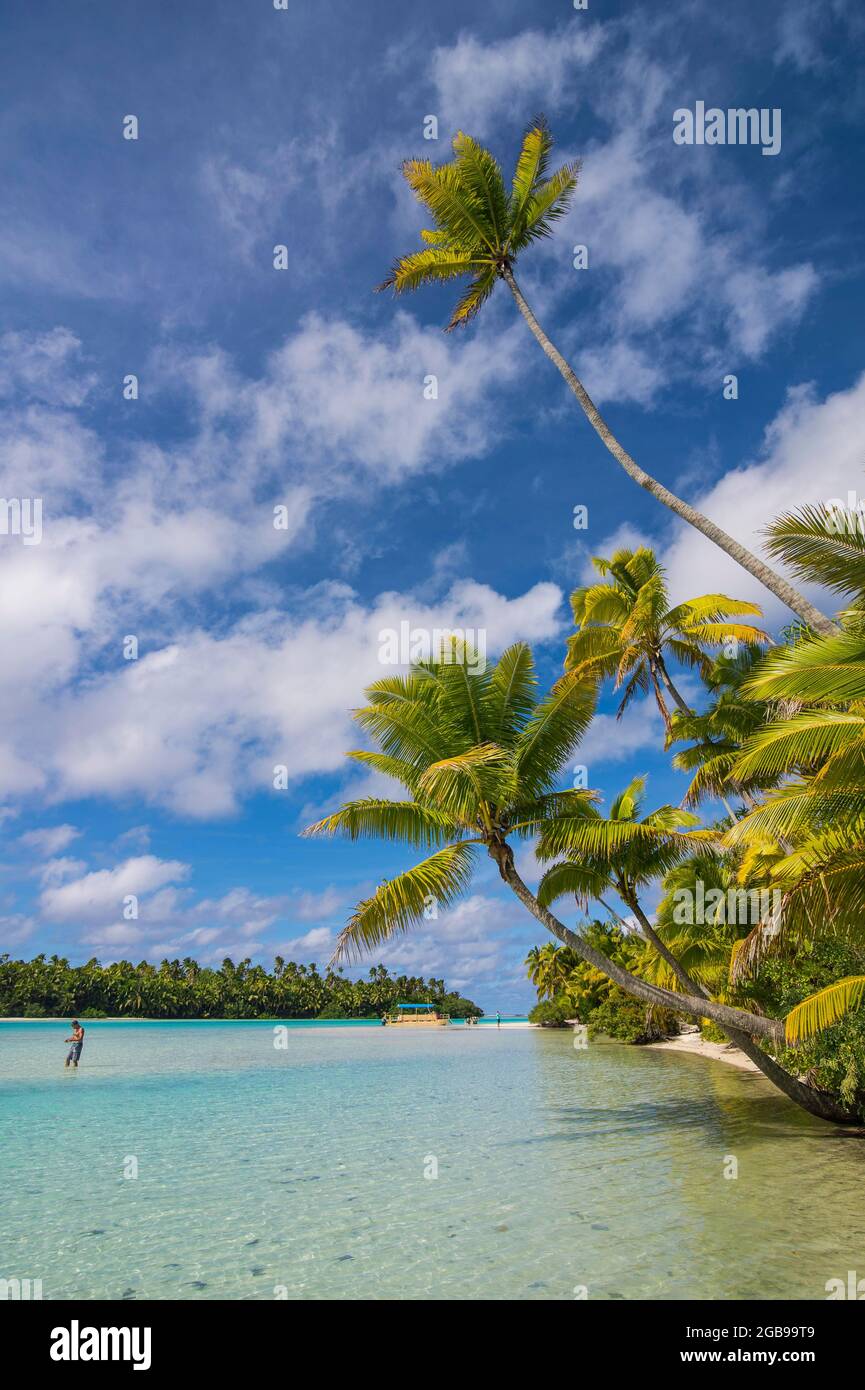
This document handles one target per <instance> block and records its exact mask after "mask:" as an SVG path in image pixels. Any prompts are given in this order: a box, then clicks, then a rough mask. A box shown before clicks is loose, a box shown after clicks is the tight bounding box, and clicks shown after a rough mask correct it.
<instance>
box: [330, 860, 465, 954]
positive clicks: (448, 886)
mask: <svg viewBox="0 0 865 1390" xmlns="http://www.w3.org/2000/svg"><path fill="white" fill-rule="evenodd" d="M474 848H475V847H474V845H473V844H471V843H470V842H469V841H465V840H464V841H462V842H461V843H459V844H455V845H446V846H445V848H444V849H440V850H438V851H437V852H436V853H435V854H433V855H430V857H429V859H425V860H423V862H422V863H420V864H415V866H414V867H413V868H411V869H407V870H406V871H405V873H402V874H399V875H398V876H397V877H396V878H392V879H390V880H389V881H388V882H385V883H382V884H380V885H379V887H378V888H377V889H376V891H375V893H374V894H373V896H372V897H371V898H366V899H365V900H364V901H363V902H361V903H358V905H357V907H356V908H355V910H354V913H353V914H352V917H351V919H350V921H349V922H347V923H346V925H345V926H344V927H343V929H342V931H341V932H340V933H339V936H338V937H337V941H336V947H335V949H334V952H333V956H332V957H331V964H335V963H336V962H338V961H345V960H354V959H357V958H358V957H359V956H361V955H362V954H363V952H364V951H366V950H368V949H369V948H370V947H372V946H380V945H381V944H382V942H384V941H389V940H390V939H391V937H393V936H396V935H397V934H398V933H399V932H405V931H408V929H409V928H410V927H413V926H416V925H417V924H418V923H420V922H422V921H423V920H424V919H425V916H426V915H427V914H428V913H429V912H430V909H431V907H432V905H433V904H435V905H437V906H438V907H448V906H450V904H451V903H453V902H456V901H457V900H458V899H459V898H460V897H461V896H462V894H463V893H464V892H465V891H466V889H467V887H468V885H469V882H470V880H471V874H472V860H473V856H474Z"/></svg>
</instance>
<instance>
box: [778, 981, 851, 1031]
mask: <svg viewBox="0 0 865 1390" xmlns="http://www.w3.org/2000/svg"><path fill="white" fill-rule="evenodd" d="M863 1000H865V975H847V976H846V977H845V978H844V979H843V980H836V981H835V983H834V984H832V985H827V986H826V988H825V989H821V990H818V992H817V993H816V994H812V995H811V996H810V997H809V998H808V999H803V1000H802V1002H801V1004H797V1005H796V1007H795V1009H791V1010H790V1012H789V1013H788V1015H787V1017H786V1019H785V1020H784V1032H785V1035H786V1038H787V1042H788V1043H799V1042H804V1041H805V1040H806V1039H807V1038H813V1037H814V1035H815V1034H816V1033H822V1032H824V1031H825V1029H827V1028H831V1027H832V1025H833V1024H835V1023H839V1022H840V1020H841V1019H842V1018H844V1017H845V1016H846V1015H847V1014H849V1013H852V1011H853V1010H854V1009H860V1008H861V1007H862V1002H863Z"/></svg>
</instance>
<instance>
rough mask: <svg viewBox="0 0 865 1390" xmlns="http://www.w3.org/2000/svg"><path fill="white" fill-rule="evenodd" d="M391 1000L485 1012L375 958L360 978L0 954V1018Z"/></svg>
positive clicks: (266, 1009)
mask: <svg viewBox="0 0 865 1390" xmlns="http://www.w3.org/2000/svg"><path fill="white" fill-rule="evenodd" d="M398 1003H414V1004H426V1003H431V1004H434V1005H435V1007H436V1009H437V1010H438V1011H439V1012H441V1013H445V1014H448V1015H449V1016H450V1017H451V1018H466V1017H469V1016H471V1017H476V1018H480V1017H482V1016H483V1010H482V1009H480V1008H478V1006H477V1005H476V1004H474V1003H472V1001H471V1000H470V999H465V998H463V996H462V995H461V994H459V993H458V991H455V990H448V988H447V986H446V985H445V982H444V980H440V979H435V978H434V977H432V976H431V977H430V978H429V979H428V980H424V979H423V977H422V976H419V975H397V976H393V975H391V974H390V973H389V972H388V970H387V968H386V966H384V965H375V966H372V967H371V968H370V970H369V972H368V974H367V975H366V977H365V978H363V979H358V980H350V979H347V978H346V977H345V976H344V975H343V974H342V973H341V971H339V970H330V969H328V970H326V971H325V972H324V974H321V973H320V972H319V969H318V966H317V965H316V964H310V965H305V964H300V965H299V964H296V963H295V962H294V961H285V960H283V958H282V956H276V957H275V959H274V965H273V970H272V971H268V970H265V968H264V966H262V965H253V964H252V962H251V960H250V959H249V958H247V959H245V960H242V961H239V962H238V963H237V964H235V962H234V961H232V960H231V958H230V957H228V956H226V958H225V960H224V961H223V962H222V965H221V966H220V967H219V968H218V969H215V968H211V967H210V966H203V965H199V964H198V962H197V961H195V960H193V959H192V958H191V957H189V956H187V957H186V958H185V959H184V960H163V961H162V962H161V963H160V964H159V965H158V966H155V965H151V964H149V963H148V962H147V961H140V962H139V963H138V965H133V964H132V963H131V962H130V961H125V960H122V961H116V962H114V963H113V964H111V965H100V963H99V961H98V960H96V959H95V958H94V959H92V960H89V961H87V962H86V963H85V964H83V965H77V966H76V965H70V964H69V962H68V960H65V959H63V958H62V957H61V956H56V955H53V956H50V957H46V956H45V955H44V954H41V955H38V956H35V957H34V959H33V960H29V961H24V960H12V959H11V957H10V956H9V955H8V954H5V955H2V956H0V1017H5V1018H10V1017H16V1018H17V1017H20V1018H60V1017H63V1018H66V1017H74V1016H76V1015H77V1016H78V1017H80V1018H99V1017H103V1018H104V1017H116V1018H165V1019H169V1018H177V1019H180V1018H307V1019H309V1018H331V1019H340V1018H346V1019H348V1018H381V1016H382V1015H383V1014H386V1013H389V1012H390V1010H392V1009H393V1008H394V1006H395V1005H396V1004H398Z"/></svg>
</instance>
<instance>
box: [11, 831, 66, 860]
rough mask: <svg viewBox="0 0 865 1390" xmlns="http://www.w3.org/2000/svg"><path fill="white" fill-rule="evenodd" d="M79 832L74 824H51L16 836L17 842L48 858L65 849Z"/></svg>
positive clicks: (41, 856)
mask: <svg viewBox="0 0 865 1390" xmlns="http://www.w3.org/2000/svg"><path fill="white" fill-rule="evenodd" d="M80 834H81V831H80V830H78V829H76V827H75V826H74V825H51V826H46V827H45V828H44V829H42V830H28V831H27V832H26V834H24V835H20V836H19V837H18V843H19V845H21V846H23V848H24V849H27V850H32V851H33V853H34V854H38V855H39V856H40V858H44V859H50V858H52V857H53V856H54V855H56V854H59V853H60V851H61V850H64V849H66V846H67V845H70V844H71V843H72V841H73V840H74V839H76V838H77V837H78V836H79V835H80Z"/></svg>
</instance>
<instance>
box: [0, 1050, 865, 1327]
mask: <svg viewBox="0 0 865 1390" xmlns="http://www.w3.org/2000/svg"><path fill="white" fill-rule="evenodd" d="M67 1031H68V1029H67V1028H66V1027H65V1026H64V1025H62V1024H60V1025H57V1024H47V1023H44V1022H34V1023H22V1024H8V1023H4V1024H2V1025H0V1116H2V1118H0V1276H2V1277H5V1278H14V1277H18V1278H22V1279H23V1278H31V1279H37V1278H39V1279H41V1280H42V1285H43V1297H44V1298H46V1299H73V1298H112V1299H123V1298H126V1299H165V1298H170V1299H196V1298H203V1299H216V1298H231V1299H273V1298H275V1297H288V1298H290V1299H300V1298H335V1299H364V1298H415V1299H421V1298H434V1299H447V1298H455V1299H465V1298H478V1299H572V1298H574V1297H575V1290H576V1289H577V1288H578V1287H579V1286H582V1285H585V1286H586V1287H587V1289H588V1296H589V1298H590V1299H591V1298H599V1299H616V1298H624V1299H632V1298H674V1299H675V1298H701V1299H726V1298H734V1297H742V1298H749V1299H762V1298H771V1297H782V1298H792V1299H810V1298H825V1296H826V1294H825V1283H826V1280H827V1279H830V1278H834V1277H842V1278H846V1275H847V1271H848V1270H851V1269H852V1270H858V1271H859V1274H860V1276H862V1275H865V1215H863V1212H862V1201H861V1193H862V1189H863V1179H865V1146H863V1142H862V1141H861V1140H859V1139H857V1138H851V1137H847V1136H844V1135H843V1134H839V1133H838V1132H836V1131H835V1130H834V1129H832V1128H831V1127H829V1126H824V1125H822V1124H820V1123H819V1122H817V1121H813V1120H811V1119H810V1118H809V1117H807V1116H805V1115H801V1114H800V1113H799V1112H798V1111H796V1110H795V1109H794V1108H793V1107H792V1106H790V1105H789V1103H788V1102H786V1101H785V1100H783V1098H779V1097H776V1095H775V1094H774V1092H773V1091H772V1089H771V1088H770V1087H769V1086H768V1084H767V1083H766V1082H764V1081H763V1079H762V1078H760V1077H757V1076H752V1075H748V1074H743V1073H740V1072H738V1071H736V1070H735V1069H734V1068H732V1067H727V1066H724V1065H722V1064H718V1063H711V1062H708V1061H706V1060H705V1059H702V1058H699V1057H689V1056H682V1055H676V1054H666V1053H663V1052H657V1051H647V1050H645V1049H640V1048H627V1047H623V1046H619V1045H617V1044H615V1043H604V1042H597V1043H592V1044H591V1045H590V1046H589V1048H588V1049H587V1050H585V1051H579V1050H576V1049H575V1048H574V1047H573V1045H572V1037H571V1035H570V1033H568V1032H555V1031H546V1030H545V1031H532V1030H518V1029H501V1030H499V1029H496V1028H495V1027H493V1028H489V1027H481V1028H474V1029H472V1028H450V1029H445V1028H441V1029H430V1030H429V1031H426V1030H424V1031H423V1032H421V1031H418V1032H412V1033H403V1032H400V1031H399V1030H397V1029H387V1028H380V1027H375V1026H374V1027H363V1026H357V1025H354V1026H348V1027H346V1026H330V1027H310V1026H305V1027H304V1026H300V1027H296V1028H291V1029H289V1030H288V1033H287V1035H286V1036H287V1041H288V1046H287V1048H285V1049H276V1048H275V1047H274V1033H273V1025H272V1024H269V1023H138V1022H134V1023H133V1022H124V1023H97V1022H90V1023H88V1024H87V1040H86V1043H85V1048H84V1056H83V1060H82V1065H81V1068H80V1070H79V1071H78V1072H77V1073H74V1072H64V1070H63V1066H62V1062H63V1057H64V1054H65V1051H66V1049H65V1046H64V1043H63V1038H64V1037H65V1036H66V1034H67ZM728 1155H732V1156H734V1157H735V1159H736V1160H737V1163H738V1173H739V1176H738V1178H737V1179H735V1180H730V1179H725V1178H724V1176H723V1173H724V1167H725V1163H727V1156H728ZM130 1158H134V1159H135V1160H137V1170H138V1176H137V1177H136V1178H127V1177H124V1166H125V1167H126V1171H127V1172H128V1171H132V1165H131V1164H130V1163H129V1159H130ZM728 1166H729V1165H728ZM436 1167H437V1172H438V1176H437V1177H426V1176H425V1173H432V1172H433V1171H434V1170H435V1169H436Z"/></svg>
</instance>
